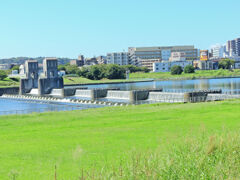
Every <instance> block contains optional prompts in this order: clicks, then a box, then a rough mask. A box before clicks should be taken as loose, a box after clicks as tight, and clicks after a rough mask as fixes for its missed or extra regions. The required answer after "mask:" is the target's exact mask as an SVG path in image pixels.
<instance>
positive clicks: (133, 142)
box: [0, 100, 240, 179]
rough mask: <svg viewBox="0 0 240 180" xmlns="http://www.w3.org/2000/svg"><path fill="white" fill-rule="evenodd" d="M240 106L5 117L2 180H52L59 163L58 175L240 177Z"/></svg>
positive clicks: (178, 106)
mask: <svg viewBox="0 0 240 180" xmlns="http://www.w3.org/2000/svg"><path fill="white" fill-rule="evenodd" d="M239 109H240V100H235V101H225V102H211V103H196V104H156V105H141V106H128V107H107V108H100V109H89V110H83V111H73V112H56V113H44V114H32V115H18V116H5V117H3V116H0V127H1V133H0V139H1V141H0V164H1V168H0V179H8V178H10V179H11V178H12V179H14V177H16V178H15V179H54V173H55V168H54V167H55V165H56V174H57V179H81V178H82V177H83V178H86V177H87V179H111V177H112V178H113V179H134V178H137V179H200V178H202V179H238V178H240V160H239V159H240V154H239V151H240V137H239V130H240V120H239V119H240V111H239ZM100 172H101V173H100ZM103 177H104V178H103Z"/></svg>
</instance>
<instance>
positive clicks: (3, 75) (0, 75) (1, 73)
mask: <svg viewBox="0 0 240 180" xmlns="http://www.w3.org/2000/svg"><path fill="white" fill-rule="evenodd" d="M6 77H7V73H6V71H3V70H0V80H4V79H5V78H6Z"/></svg>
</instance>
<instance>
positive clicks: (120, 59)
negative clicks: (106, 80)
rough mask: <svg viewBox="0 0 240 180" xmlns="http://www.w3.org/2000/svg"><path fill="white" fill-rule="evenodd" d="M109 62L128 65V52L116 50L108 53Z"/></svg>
mask: <svg viewBox="0 0 240 180" xmlns="http://www.w3.org/2000/svg"><path fill="white" fill-rule="evenodd" d="M107 64H118V65H128V64H129V56H128V52H115V53H108V54H107Z"/></svg>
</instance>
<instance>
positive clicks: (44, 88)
mask: <svg viewBox="0 0 240 180" xmlns="http://www.w3.org/2000/svg"><path fill="white" fill-rule="evenodd" d="M63 86H64V85H63V78H61V77H57V78H40V79H38V90H39V95H44V94H50V93H51V91H52V89H59V88H63Z"/></svg>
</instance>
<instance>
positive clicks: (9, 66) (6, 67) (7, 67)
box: [0, 64, 13, 70]
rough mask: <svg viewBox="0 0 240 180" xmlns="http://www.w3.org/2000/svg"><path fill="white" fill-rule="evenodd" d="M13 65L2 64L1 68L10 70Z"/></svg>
mask: <svg viewBox="0 0 240 180" xmlns="http://www.w3.org/2000/svg"><path fill="white" fill-rule="evenodd" d="M12 67H13V65H12V64H0V70H9V69H11V68H12Z"/></svg>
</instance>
